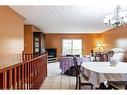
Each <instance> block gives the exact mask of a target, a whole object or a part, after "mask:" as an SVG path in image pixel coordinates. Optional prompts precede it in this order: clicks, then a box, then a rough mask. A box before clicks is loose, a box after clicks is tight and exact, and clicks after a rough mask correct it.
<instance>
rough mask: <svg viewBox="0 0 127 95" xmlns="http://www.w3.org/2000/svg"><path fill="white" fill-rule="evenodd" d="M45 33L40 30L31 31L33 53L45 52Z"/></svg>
mask: <svg viewBox="0 0 127 95" xmlns="http://www.w3.org/2000/svg"><path fill="white" fill-rule="evenodd" d="M44 43H45V35H44V34H43V33H42V32H33V53H44V52H45V47H44Z"/></svg>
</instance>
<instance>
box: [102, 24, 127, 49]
mask: <svg viewBox="0 0 127 95" xmlns="http://www.w3.org/2000/svg"><path fill="white" fill-rule="evenodd" d="M102 40H103V42H104V43H105V44H106V49H111V48H115V47H120V48H125V49H127V25H126V26H121V27H116V28H113V29H110V30H108V31H105V32H104V33H102Z"/></svg>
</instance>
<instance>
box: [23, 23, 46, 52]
mask: <svg viewBox="0 0 127 95" xmlns="http://www.w3.org/2000/svg"><path fill="white" fill-rule="evenodd" d="M44 52H45V34H44V33H43V32H41V30H40V29H38V28H37V27H35V26H33V25H25V26H24V53H26V54H31V53H35V54H37V53H44Z"/></svg>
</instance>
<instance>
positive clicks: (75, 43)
mask: <svg viewBox="0 0 127 95" xmlns="http://www.w3.org/2000/svg"><path fill="white" fill-rule="evenodd" d="M62 53H63V54H64V55H66V54H80V55H82V39H63V40H62Z"/></svg>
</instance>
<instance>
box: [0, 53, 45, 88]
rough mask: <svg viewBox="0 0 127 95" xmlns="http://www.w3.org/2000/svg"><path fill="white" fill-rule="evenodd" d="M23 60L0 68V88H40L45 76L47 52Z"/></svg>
mask: <svg viewBox="0 0 127 95" xmlns="http://www.w3.org/2000/svg"><path fill="white" fill-rule="evenodd" d="M31 56H33V55H31ZM27 58H28V55H27ZM24 60H26V61H23V62H20V63H18V64H16V65H12V66H9V67H6V68H3V69H1V70H0V89H39V88H40V86H41V84H42V83H43V81H44V79H45V77H46V76H47V54H43V55H39V56H37V57H36V56H34V57H29V59H24Z"/></svg>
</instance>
